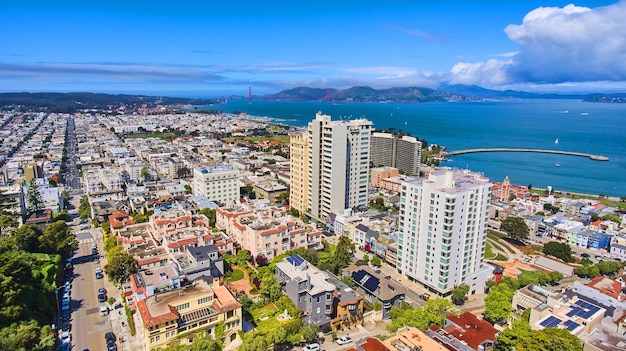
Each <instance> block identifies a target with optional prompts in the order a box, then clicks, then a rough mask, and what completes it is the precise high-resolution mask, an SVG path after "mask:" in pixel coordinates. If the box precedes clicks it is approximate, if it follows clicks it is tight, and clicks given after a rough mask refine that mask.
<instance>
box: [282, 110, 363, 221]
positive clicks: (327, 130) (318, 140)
mask: <svg viewBox="0 0 626 351" xmlns="http://www.w3.org/2000/svg"><path fill="white" fill-rule="evenodd" d="M371 130H372V122H371V121H368V120H366V119H355V120H346V121H331V117H330V116H328V115H323V114H322V113H321V112H318V113H317V115H316V116H315V119H314V120H313V121H311V122H310V123H309V125H308V128H307V131H306V132H304V134H303V135H301V136H297V135H292V139H291V140H292V142H291V143H292V145H296V146H297V147H303V146H304V145H308V151H304V150H300V151H298V150H296V154H297V155H300V156H302V159H300V161H303V160H304V159H306V160H307V163H306V164H305V163H304V162H299V161H298V160H296V161H293V162H292V163H291V187H292V190H291V191H292V193H296V194H298V195H294V196H295V197H294V198H295V199H296V201H295V202H294V203H292V204H291V205H292V206H294V208H296V209H298V210H301V211H302V210H304V211H306V212H308V211H310V213H311V215H313V216H315V217H318V218H322V219H324V218H326V216H327V215H328V213H330V212H341V211H343V210H344V209H346V208H352V207H357V206H366V205H367V194H368V188H369V184H368V172H369V162H370V138H371ZM299 138H302V140H300V139H299ZM305 139H306V140H305ZM298 153H299V154H298ZM307 153H308V154H307ZM292 157H293V153H292ZM305 157H306V158H305ZM298 167H300V168H301V169H300V170H298V169H295V171H294V168H298ZM304 169H306V173H307V176H308V179H306V177H307V176H304V175H303V174H302V173H301V172H302V171H303V170H304ZM294 177H300V179H295V180H294ZM305 180H306V181H307V183H304V182H305ZM296 186H298V187H300V189H294V188H295V187H296ZM304 196H306V199H307V203H306V208H305V207H304V204H303V203H302V202H301V199H303V198H304ZM297 206H302V208H298V207H297Z"/></svg>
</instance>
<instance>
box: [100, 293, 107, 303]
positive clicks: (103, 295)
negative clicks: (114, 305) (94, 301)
mask: <svg viewBox="0 0 626 351" xmlns="http://www.w3.org/2000/svg"><path fill="white" fill-rule="evenodd" d="M106 300H107V296H106V294H104V293H99V294H98V302H105V301H106Z"/></svg>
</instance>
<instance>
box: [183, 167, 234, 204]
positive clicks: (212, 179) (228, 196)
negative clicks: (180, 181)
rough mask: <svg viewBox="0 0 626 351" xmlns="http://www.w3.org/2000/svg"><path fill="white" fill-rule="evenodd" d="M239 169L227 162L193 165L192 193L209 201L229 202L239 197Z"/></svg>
mask: <svg viewBox="0 0 626 351" xmlns="http://www.w3.org/2000/svg"><path fill="white" fill-rule="evenodd" d="M239 175H240V171H239V170H238V169H234V168H233V167H232V166H231V165H229V164H220V165H215V166H207V167H202V168H200V167H194V169H193V194H194V195H199V196H205V197H206V198H207V199H209V201H216V202H220V203H222V204H230V203H233V202H235V201H236V200H237V199H239V188H240V187H241V185H240V182H239Z"/></svg>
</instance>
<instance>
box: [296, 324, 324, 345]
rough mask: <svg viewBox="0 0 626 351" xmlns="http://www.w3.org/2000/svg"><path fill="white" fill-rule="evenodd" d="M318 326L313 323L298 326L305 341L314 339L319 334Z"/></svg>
mask: <svg viewBox="0 0 626 351" xmlns="http://www.w3.org/2000/svg"><path fill="white" fill-rule="evenodd" d="M319 332H320V327H319V326H317V325H315V324H304V325H302V328H300V335H302V338H303V339H304V340H305V341H309V340H315V339H316V338H317V336H318V335H319Z"/></svg>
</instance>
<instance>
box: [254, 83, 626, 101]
mask: <svg viewBox="0 0 626 351" xmlns="http://www.w3.org/2000/svg"><path fill="white" fill-rule="evenodd" d="M255 98H260V99H264V100H300V101H329V102H452V101H480V100H485V99H580V100H583V101H589V102H612V103H625V102H626V94H623V93H618V94H556V93H550V94H539V93H529V92H525V91H516V90H491V89H485V88H482V87H479V86H477V85H444V86H441V87H440V88H439V89H438V90H435V89H430V88H423V87H397V88H388V89H374V88H371V87H368V86H354V87H351V88H348V89H343V90H337V89H332V88H328V89H322V88H308V87H297V88H293V89H287V90H283V91H280V92H278V93H276V94H268V95H263V96H258V97H255Z"/></svg>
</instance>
